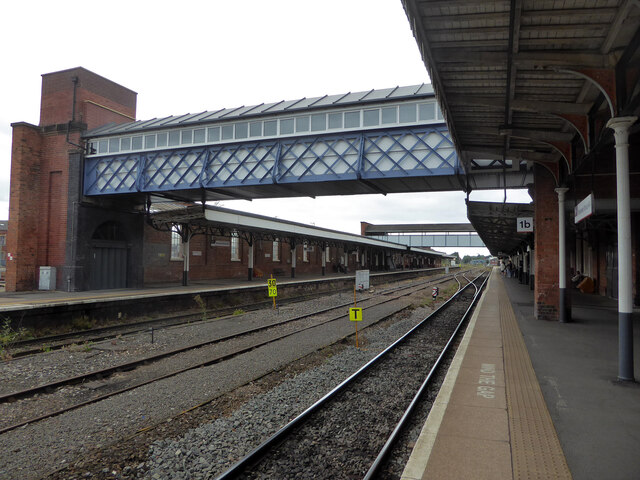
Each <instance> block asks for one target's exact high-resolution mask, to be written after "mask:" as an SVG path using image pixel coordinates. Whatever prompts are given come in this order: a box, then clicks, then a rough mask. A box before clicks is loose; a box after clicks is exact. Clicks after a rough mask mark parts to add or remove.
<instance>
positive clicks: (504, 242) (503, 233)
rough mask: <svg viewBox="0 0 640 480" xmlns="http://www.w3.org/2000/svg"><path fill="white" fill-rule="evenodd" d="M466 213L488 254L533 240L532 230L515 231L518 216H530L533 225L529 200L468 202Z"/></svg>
mask: <svg viewBox="0 0 640 480" xmlns="http://www.w3.org/2000/svg"><path fill="white" fill-rule="evenodd" d="M467 216H468V217H469V220H470V221H471V224H472V225H473V227H474V228H475V229H476V231H477V232H478V235H480V238H482V241H483V242H484V243H485V245H486V246H487V248H488V249H489V252H491V255H495V256H500V255H509V254H511V253H514V252H516V251H518V250H520V251H522V250H526V246H527V245H532V244H533V233H532V232H533V230H532V229H531V232H518V225H517V223H518V219H531V220H530V222H531V227H533V205H532V204H526V203H501V202H467ZM523 230H526V229H523Z"/></svg>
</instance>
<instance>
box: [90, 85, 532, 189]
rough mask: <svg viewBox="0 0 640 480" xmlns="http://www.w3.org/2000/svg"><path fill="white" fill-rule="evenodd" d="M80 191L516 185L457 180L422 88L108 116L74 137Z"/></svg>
mask: <svg viewBox="0 0 640 480" xmlns="http://www.w3.org/2000/svg"><path fill="white" fill-rule="evenodd" d="M85 140H86V142H87V145H88V151H87V154H86V155H85V160H84V162H85V168H84V194H85V195H87V196H98V195H128V196H131V195H134V196H135V195H138V196H142V198H146V197H147V196H149V195H160V196H164V197H167V198H173V199H181V200H189V201H207V200H224V199H233V198H243V199H254V198H275V197H294V196H311V197H314V196H322V195H349V194H366V193H382V194H387V193H403V192H422V191H451V190H466V191H469V190H471V189H486V188H504V187H524V186H525V185H526V184H527V183H528V182H530V171H528V170H527V169H526V168H523V169H508V171H504V169H499V170H497V171H496V172H491V171H489V172H486V173H485V174H484V175H482V176H478V175H475V176H474V177H473V179H470V178H467V175H466V174H465V172H464V171H463V170H462V168H461V165H460V162H459V161H458V156H457V155H456V151H455V148H454V145H453V143H452V141H451V136H450V134H449V132H448V131H447V128H446V125H445V121H444V118H443V115H442V112H441V111H440V109H439V107H438V104H437V103H436V100H435V97H434V93H433V89H432V87H431V85H428V84H422V85H414V86H407V87H396V88H388V89H382V90H371V91H368V92H358V93H346V94H342V95H327V96H324V97H316V98H303V99H299V100H293V101H281V102H276V103H268V104H260V105H255V106H249V107H246V106H243V107H239V108H231V109H221V110H216V111H204V112H201V113H196V114H186V115H180V116H170V117H166V118H154V119H151V120H146V121H133V122H130V123H125V124H119V125H115V124H110V125H105V126H103V127H100V128H98V129H94V130H92V131H90V132H88V133H87V134H86V135H85Z"/></svg>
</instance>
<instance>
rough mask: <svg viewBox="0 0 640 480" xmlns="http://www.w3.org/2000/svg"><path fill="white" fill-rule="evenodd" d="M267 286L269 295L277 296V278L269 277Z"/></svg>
mask: <svg viewBox="0 0 640 480" xmlns="http://www.w3.org/2000/svg"><path fill="white" fill-rule="evenodd" d="M267 288H268V289H269V296H270V297H277V296H278V285H277V284H276V279H275V278H268V279H267Z"/></svg>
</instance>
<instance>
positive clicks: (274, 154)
mask: <svg viewBox="0 0 640 480" xmlns="http://www.w3.org/2000/svg"><path fill="white" fill-rule="evenodd" d="M458 171H459V164H458V159H457V156H456V154H455V149H454V147H453V144H452V142H451V138H450V136H449V132H448V131H447V130H446V128H445V127H444V126H433V125H431V126H421V127H412V128H395V129H387V130H371V131H360V132H344V133H339V134H331V135H316V136H306V137H291V138H282V139H277V140H263V141H254V142H237V143H228V144H221V145H220V144H219V145H211V146H204V147H203V146H199V147H191V148H184V147H183V148H178V149H173V150H161V151H149V152H143V153H136V154H129V155H127V154H118V155H110V156H102V157H89V158H87V159H86V160H85V182H84V193H85V195H106V194H117V193H135V192H145V193H153V192H166V191H171V190H192V189H200V188H224V187H242V186H255V185H265V184H290V183H299V182H327V181H337V180H357V179H361V178H362V179H384V178H403V177H416V176H435V175H453V174H456V173H458Z"/></svg>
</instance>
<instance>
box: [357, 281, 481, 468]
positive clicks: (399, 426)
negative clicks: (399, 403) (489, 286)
mask: <svg viewBox="0 0 640 480" xmlns="http://www.w3.org/2000/svg"><path fill="white" fill-rule="evenodd" d="M465 278H466V277H465ZM475 280H477V278H475V279H474V280H473V282H475ZM488 280H489V275H487V278H485V279H484V281H483V282H482V285H481V286H480V288H478V287H477V286H476V285H475V283H472V284H473V285H474V287H476V293H475V295H474V296H473V299H472V300H471V304H470V305H469V307H468V308H467V311H466V312H465V313H464V315H463V316H462V319H461V320H460V322H459V323H458V326H457V327H456V329H455V330H454V332H453V333H452V334H451V337H450V338H449V341H448V342H447V344H446V345H445V346H444V348H443V349H442V352H440V355H439V356H438V358H437V360H436V361H435V363H434V364H433V366H432V367H431V370H429V373H428V374H427V376H426V378H425V379H424V381H423V382H422V385H421V386H420V388H419V389H418V391H417V392H416V394H415V396H414V397H413V399H412V400H411V403H410V404H409V406H408V407H407V409H406V410H405V412H404V414H403V415H402V417H401V418H400V420H399V421H398V423H397V425H396V427H395V428H394V429H393V432H391V435H389V438H388V439H387V441H386V442H385V444H384V446H383V447H382V449H381V450H380V453H378V456H377V457H376V458H375V460H374V462H373V463H372V464H371V467H370V468H369V470H368V471H367V473H366V474H365V476H364V477H363V480H371V479H372V478H373V477H374V476H375V474H376V473H377V472H378V470H379V469H380V467H381V466H382V465H383V462H384V460H385V459H386V457H387V455H388V454H389V452H390V451H391V449H392V447H393V445H394V444H395V442H396V441H397V439H398V436H399V435H400V433H401V431H402V430H403V428H404V426H405V425H406V424H407V422H408V421H409V419H410V418H411V414H412V413H413V411H414V409H415V407H416V406H417V405H418V402H419V401H420V399H421V398H422V395H423V394H424V392H425V390H426V389H427V387H428V386H429V384H430V383H431V380H432V378H433V376H434V374H435V372H436V370H437V369H438V367H439V366H440V363H441V362H442V359H443V358H444V356H445V355H446V353H447V352H448V351H449V347H450V346H451V344H452V343H453V341H454V339H455V337H456V335H457V334H458V332H459V331H460V329H461V328H462V325H463V323H464V322H465V321H466V320H467V317H468V316H469V314H470V313H471V311H472V310H473V307H475V304H476V302H477V301H478V299H479V298H480V294H481V293H482V290H483V288H484V286H485V285H486V283H487V281H488Z"/></svg>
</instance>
